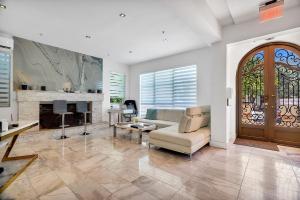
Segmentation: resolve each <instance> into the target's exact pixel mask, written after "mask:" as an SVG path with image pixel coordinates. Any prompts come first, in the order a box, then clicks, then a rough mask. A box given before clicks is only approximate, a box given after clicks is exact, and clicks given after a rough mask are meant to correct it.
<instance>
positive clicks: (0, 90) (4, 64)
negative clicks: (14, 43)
mask: <svg viewBox="0 0 300 200" xmlns="http://www.w3.org/2000/svg"><path fill="white" fill-rule="evenodd" d="M10 59H11V58H10V52H9V51H7V50H4V49H0V107H9V106H10V63H11V62H10Z"/></svg>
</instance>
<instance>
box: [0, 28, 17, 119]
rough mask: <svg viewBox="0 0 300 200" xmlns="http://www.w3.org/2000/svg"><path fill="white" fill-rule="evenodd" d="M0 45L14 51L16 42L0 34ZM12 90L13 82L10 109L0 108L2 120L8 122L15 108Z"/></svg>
mask: <svg viewBox="0 0 300 200" xmlns="http://www.w3.org/2000/svg"><path fill="white" fill-rule="evenodd" d="M0 45H1V46H6V47H10V48H11V49H13V46H14V41H13V39H12V38H11V37H9V36H6V35H3V34H1V33H0ZM11 66H12V68H11V77H10V78H11V80H12V78H13V65H11ZM12 88H13V82H12V81H11V84H10V94H11V98H10V107H0V119H6V120H10V119H11V114H12V113H13V111H12V108H13V99H12V96H13V95H12Z"/></svg>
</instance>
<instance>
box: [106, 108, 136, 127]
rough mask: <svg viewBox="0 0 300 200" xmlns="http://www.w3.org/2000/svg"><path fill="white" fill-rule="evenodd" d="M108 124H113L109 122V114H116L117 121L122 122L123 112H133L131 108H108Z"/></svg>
mask: <svg viewBox="0 0 300 200" xmlns="http://www.w3.org/2000/svg"><path fill="white" fill-rule="evenodd" d="M107 112H108V124H109V126H113V125H112V124H111V114H114V113H116V114H118V123H120V122H123V114H128V113H133V110H132V109H121V108H119V109H116V108H112V109H108V110H107Z"/></svg>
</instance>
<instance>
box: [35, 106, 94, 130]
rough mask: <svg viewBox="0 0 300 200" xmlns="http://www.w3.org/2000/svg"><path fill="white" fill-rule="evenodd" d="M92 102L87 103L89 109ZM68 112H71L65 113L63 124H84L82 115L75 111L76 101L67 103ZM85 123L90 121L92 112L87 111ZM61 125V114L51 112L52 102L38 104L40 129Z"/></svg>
mask: <svg viewBox="0 0 300 200" xmlns="http://www.w3.org/2000/svg"><path fill="white" fill-rule="evenodd" d="M91 108H92V103H91V102H89V103H88V110H89V111H91ZM68 112H72V113H73V114H69V115H65V124H66V125H69V127H74V126H82V125H84V115H83V114H82V113H77V112H76V102H71V103H68ZM86 116H87V120H86V121H87V123H91V122H92V113H87V115H86ZM60 125H61V115H58V114H54V113H53V104H51V103H41V104H40V129H57V128H60Z"/></svg>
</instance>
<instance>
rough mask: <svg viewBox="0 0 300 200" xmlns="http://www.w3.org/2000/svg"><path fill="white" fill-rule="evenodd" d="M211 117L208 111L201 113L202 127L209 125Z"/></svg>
mask: <svg viewBox="0 0 300 200" xmlns="http://www.w3.org/2000/svg"><path fill="white" fill-rule="evenodd" d="M209 118H210V114H208V113H206V114H203V115H201V117H200V119H201V120H200V128H202V127H206V126H208V125H209Z"/></svg>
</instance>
